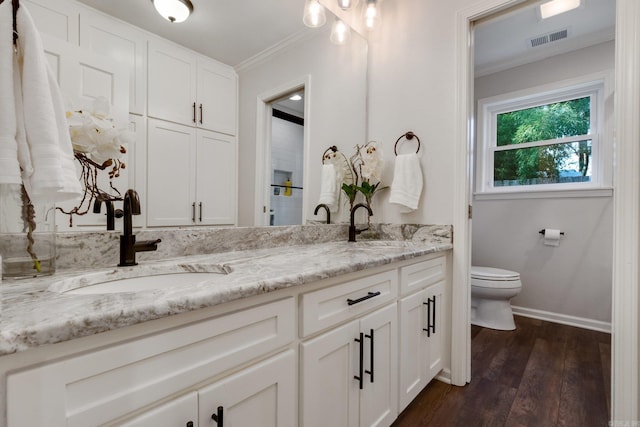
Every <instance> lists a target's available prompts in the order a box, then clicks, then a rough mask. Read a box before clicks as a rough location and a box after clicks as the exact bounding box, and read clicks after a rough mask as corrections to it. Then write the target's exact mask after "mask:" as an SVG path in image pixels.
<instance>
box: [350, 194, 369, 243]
mask: <svg viewBox="0 0 640 427" xmlns="http://www.w3.org/2000/svg"><path fill="white" fill-rule="evenodd" d="M358 208H365V209H366V210H368V211H369V216H373V211H372V210H371V208H370V207H369V206H367V205H365V204H364V203H358V204H357V205H355V206H354V207H353V208H351V223H350V225H349V241H350V242H355V241H356V235H357V234H360V233H362V232H363V231H365V230H368V229H369V227H367V228H363V229H361V230H358V229H356V224H355V213H356V210H358Z"/></svg>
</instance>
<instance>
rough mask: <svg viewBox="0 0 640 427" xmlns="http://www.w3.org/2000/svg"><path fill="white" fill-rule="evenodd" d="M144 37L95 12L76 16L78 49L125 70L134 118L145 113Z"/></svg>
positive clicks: (136, 30)
mask: <svg viewBox="0 0 640 427" xmlns="http://www.w3.org/2000/svg"><path fill="white" fill-rule="evenodd" d="M147 37H148V36H147V35H146V33H144V32H143V31H141V30H139V29H137V28H136V27H134V26H132V25H128V24H125V23H123V22H121V21H118V20H115V19H113V18H110V17H108V16H105V15H102V14H100V13H98V12H93V11H89V10H83V11H82V13H81V14H80V47H82V48H84V49H87V50H89V51H91V52H94V53H95V54H98V55H100V56H102V57H104V58H108V59H110V60H111V61H113V62H118V63H121V64H123V65H124V66H126V68H127V71H128V77H129V106H128V110H129V112H130V113H134V114H144V113H145V112H146V101H147Z"/></svg>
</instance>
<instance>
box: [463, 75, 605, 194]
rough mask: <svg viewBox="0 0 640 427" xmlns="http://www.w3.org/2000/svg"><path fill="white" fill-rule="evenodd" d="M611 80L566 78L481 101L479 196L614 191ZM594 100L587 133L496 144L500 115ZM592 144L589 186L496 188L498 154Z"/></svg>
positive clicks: (477, 151) (477, 149)
mask: <svg viewBox="0 0 640 427" xmlns="http://www.w3.org/2000/svg"><path fill="white" fill-rule="evenodd" d="M609 80H610V77H609V76H608V74H606V73H599V74H597V75H589V76H584V77H581V78H577V79H571V80H564V81H561V82H557V83H552V84H548V85H544V86H536V87H533V88H529V89H525V90H521V91H516V92H509V93H505V94H501V95H497V96H493V97H488V98H483V99H480V100H478V110H477V111H478V114H477V117H478V121H477V127H478V129H477V144H476V153H477V156H476V158H477V159H476V174H475V177H476V182H475V188H476V191H475V195H476V196H480V197H482V198H491V197H492V196H495V197H499V198H504V197H509V196H510V195H511V196H514V197H519V198H520V197H544V196H546V195H550V196H553V194H554V193H555V194H557V193H558V192H571V193H575V192H576V191H578V192H584V191H589V190H591V191H596V192H599V193H601V192H602V191H601V190H603V189H611V185H612V179H611V173H612V170H611V167H610V164H611V161H610V160H611V151H612V150H611V145H612V144H611V143H607V141H610V140H611V138H610V136H609V132H607V130H606V122H607V121H608V120H606V119H605V117H606V116H609V114H608V111H606V110H605V108H606V105H605V99H606V98H607V97H608V95H609V94H610V93H611V90H610V83H609ZM586 96H589V97H591V109H590V113H591V122H590V132H589V134H588V135H579V136H571V137H566V138H558V139H553V140H546V141H535V142H527V143H522V144H510V145H504V146H498V145H497V116H498V115H499V114H503V113H508V112H511V111H517V110H522V109H527V108H532V107H537V106H540V105H546V104H552V103H555V102H561V101H567V100H571V99H577V98H582V97H586ZM584 140H590V141H591V180H590V181H589V182H573V183H550V184H532V185H514V186H494V176H493V174H494V154H495V152H497V151H507V150H516V149H523V148H530V147H537V146H547V145H554V144H561V143H566V142H571V141H584Z"/></svg>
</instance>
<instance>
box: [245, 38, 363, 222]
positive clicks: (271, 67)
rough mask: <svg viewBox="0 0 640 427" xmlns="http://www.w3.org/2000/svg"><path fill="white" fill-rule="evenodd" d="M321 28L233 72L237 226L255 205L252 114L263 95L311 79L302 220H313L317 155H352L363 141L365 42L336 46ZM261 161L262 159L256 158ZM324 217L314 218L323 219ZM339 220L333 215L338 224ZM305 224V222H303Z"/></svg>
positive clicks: (307, 94)
mask: <svg viewBox="0 0 640 427" xmlns="http://www.w3.org/2000/svg"><path fill="white" fill-rule="evenodd" d="M328 28H330V26H329V27H326V28H323V29H320V30H316V32H317V34H316V35H315V36H314V37H312V38H310V39H308V40H306V41H304V43H301V44H298V45H295V46H293V47H291V48H288V49H287V50H285V51H281V52H279V53H277V54H276V55H274V56H272V57H270V58H269V59H268V60H267V61H264V62H260V63H258V64H257V65H255V66H253V67H251V68H246V69H240V70H238V75H239V79H240V98H239V106H240V111H239V154H240V158H239V162H240V166H239V167H240V173H239V200H238V223H239V225H253V224H254V214H255V209H256V203H260V201H256V200H255V197H254V196H255V182H256V149H257V147H256V119H257V117H256V111H257V101H258V97H259V96H260V95H261V94H264V93H268V92H269V91H272V90H274V89H276V88H279V87H281V86H283V85H285V84H288V83H289V82H293V81H295V80H298V79H301V78H305V77H306V76H307V75H309V76H310V78H311V80H310V81H311V83H310V87H307V88H305V97H307V98H308V101H309V105H310V111H308V112H305V128H307V131H308V135H309V141H308V142H309V150H308V151H309V152H308V153H306V155H305V157H306V158H307V159H308V162H307V164H305V168H306V169H308V170H306V171H305V175H307V177H308V181H307V182H304V183H303V186H304V187H305V193H306V200H305V201H304V203H305V207H306V211H307V216H308V218H307V219H312V218H313V209H314V207H315V206H316V204H317V203H318V198H319V195H320V179H319V177H320V169H321V166H322V153H323V152H324V150H326V149H327V148H328V147H329V146H331V145H337V146H338V148H339V149H340V150H341V151H343V152H344V153H345V154H346V153H351V151H352V149H353V146H354V145H355V144H358V143H359V144H362V143H364V142H365V138H366V134H365V131H366V126H365V123H366V84H367V80H366V75H367V60H366V59H367V43H366V41H365V40H364V39H363V38H361V37H352V39H351V40H352V42H351V44H349V45H347V46H336V45H333V44H332V43H331V42H330V41H329V32H328V31H327V29H328ZM260 161H263V160H262V159H260ZM322 215H323V213H322V212H321V213H320V216H319V217H318V219H320V220H323V219H324V216H322ZM340 219H341V216H337V220H340ZM303 220H304V219H303Z"/></svg>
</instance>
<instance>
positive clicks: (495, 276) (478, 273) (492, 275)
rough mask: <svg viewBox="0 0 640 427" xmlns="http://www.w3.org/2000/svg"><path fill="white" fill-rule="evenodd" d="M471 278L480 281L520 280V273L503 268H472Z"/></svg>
mask: <svg viewBox="0 0 640 427" xmlns="http://www.w3.org/2000/svg"><path fill="white" fill-rule="evenodd" d="M471 277H472V278H473V279H480V280H518V279H520V273H516V272H515V271H510V270H503V269H501V268H492V267H477V266H471Z"/></svg>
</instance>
